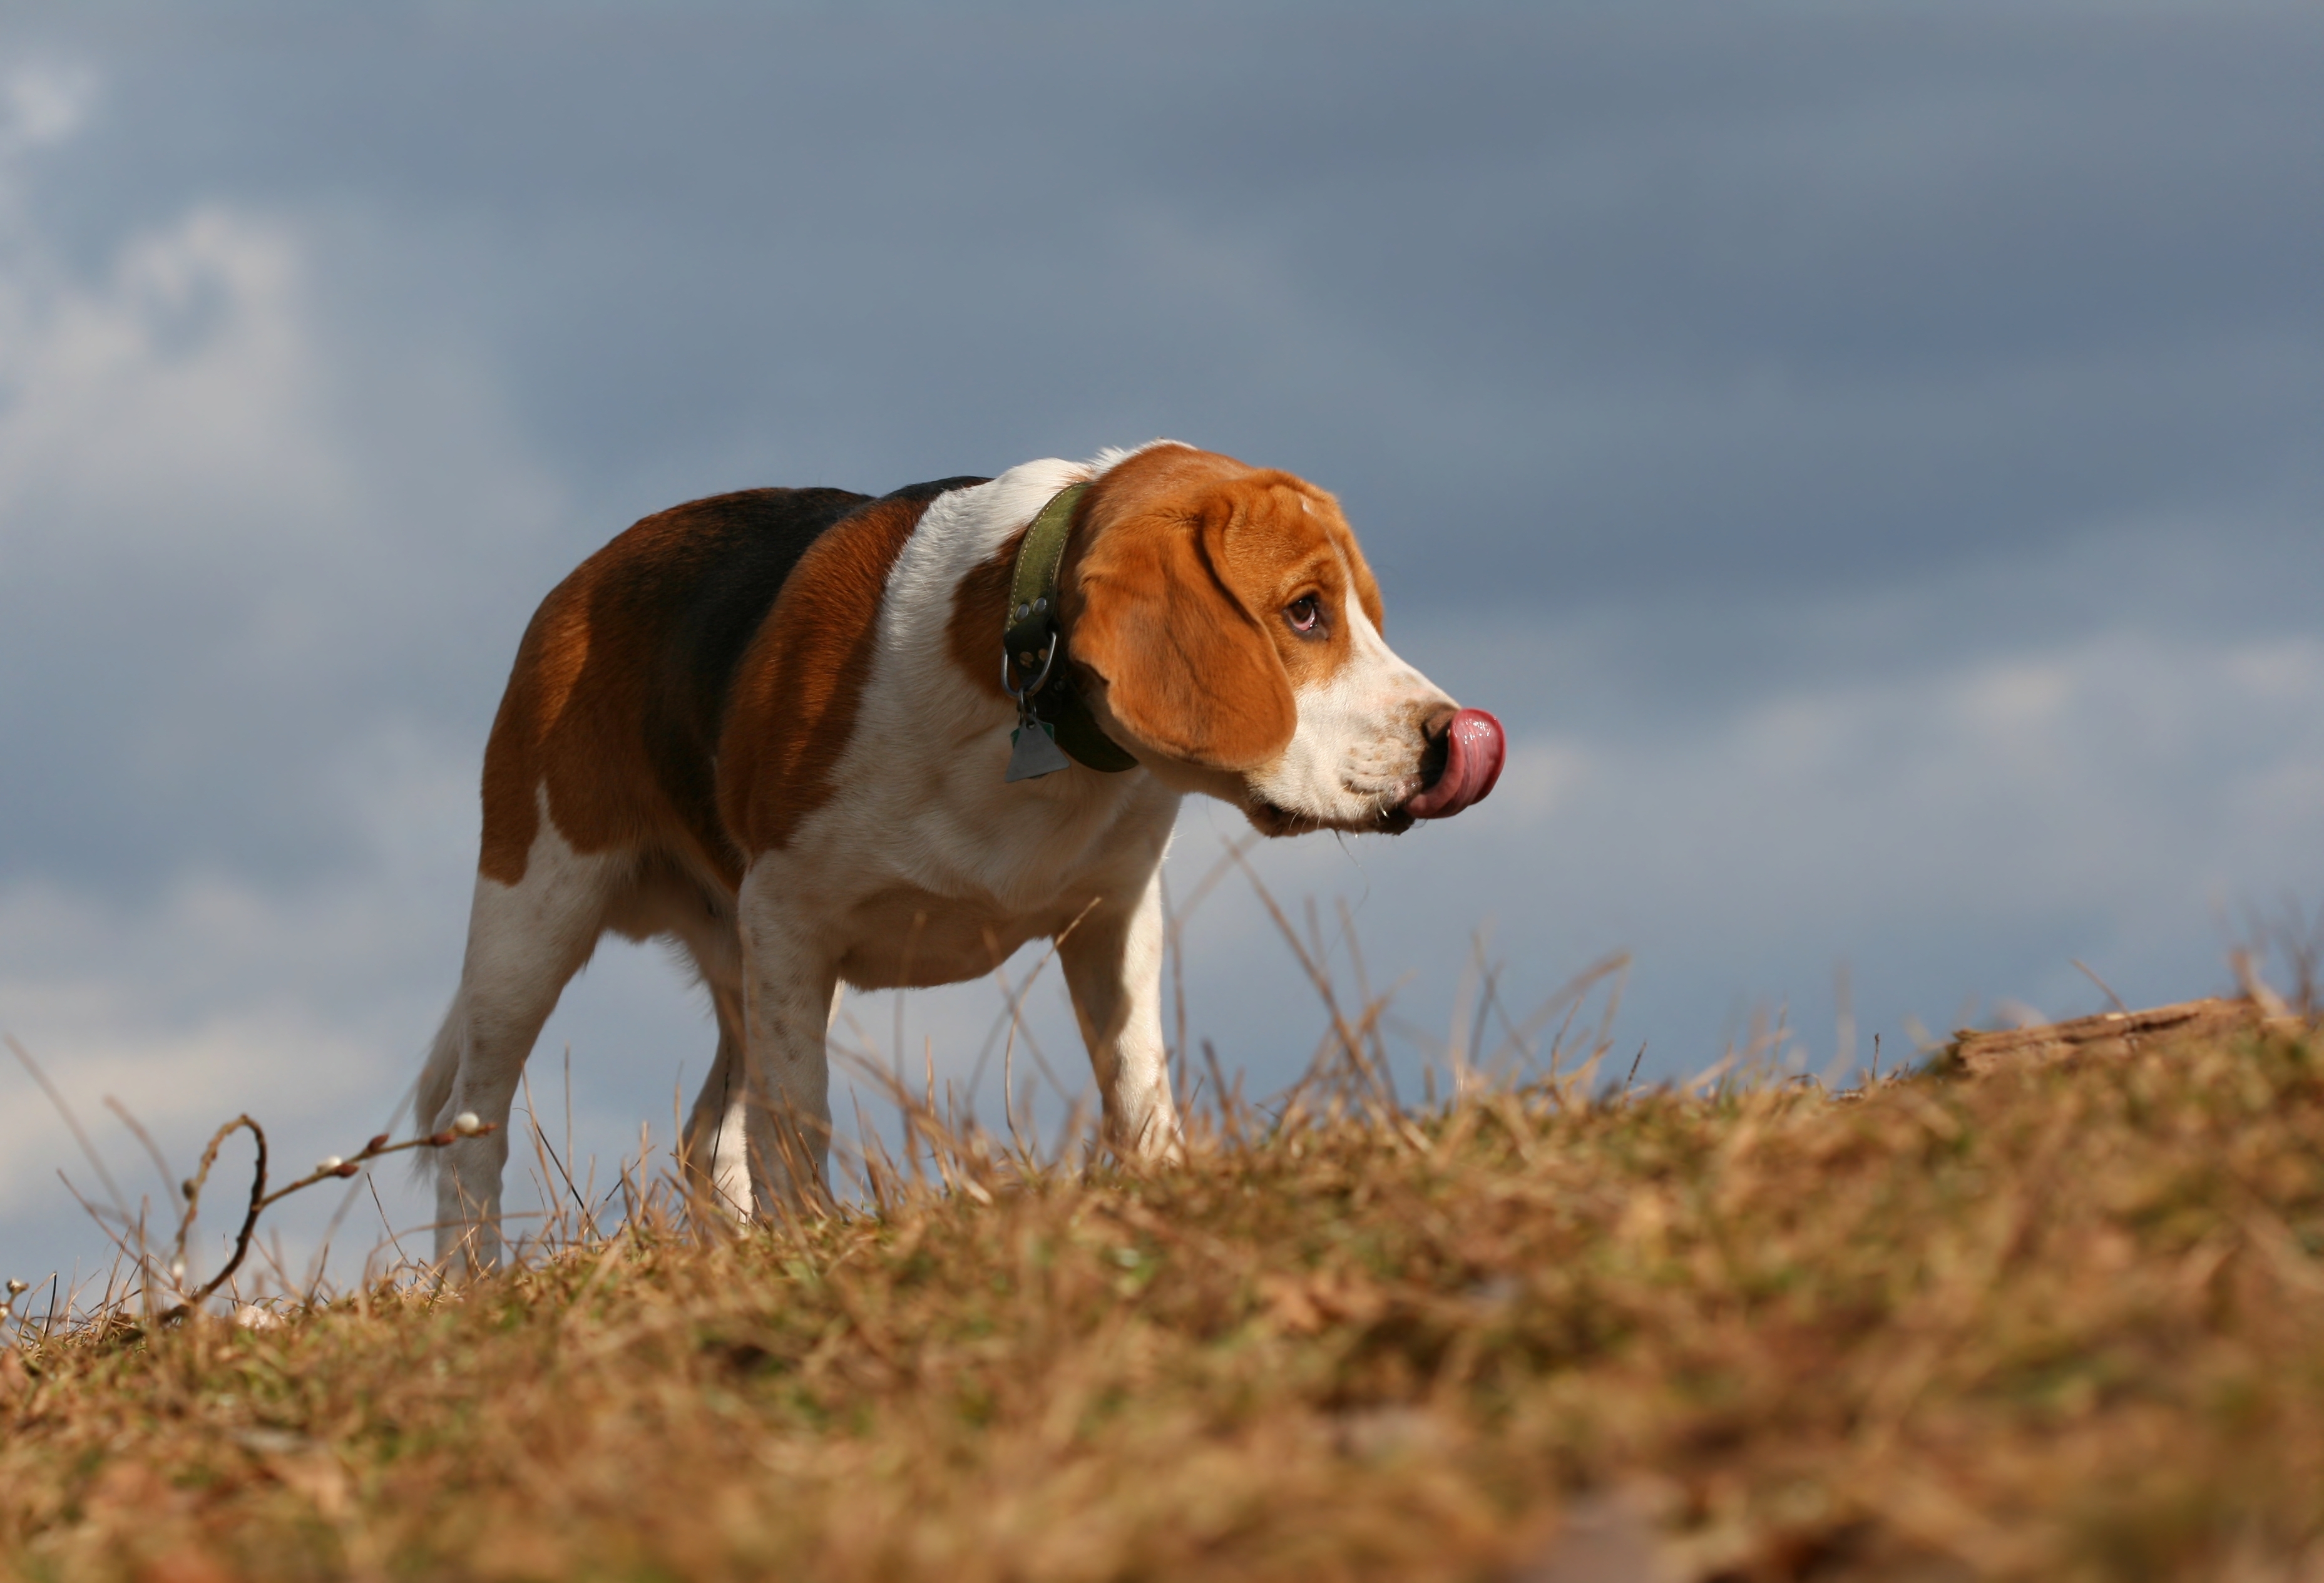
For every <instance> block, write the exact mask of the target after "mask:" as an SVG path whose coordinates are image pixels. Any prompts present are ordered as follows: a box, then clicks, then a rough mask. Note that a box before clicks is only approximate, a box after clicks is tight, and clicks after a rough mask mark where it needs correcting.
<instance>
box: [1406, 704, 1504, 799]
mask: <svg viewBox="0 0 2324 1583" xmlns="http://www.w3.org/2000/svg"><path fill="white" fill-rule="evenodd" d="M1423 729H1424V731H1425V734H1426V735H1427V737H1428V748H1427V750H1426V751H1425V753H1423V754H1422V756H1421V771H1420V772H1421V775H1422V777H1423V781H1422V785H1421V788H1420V791H1419V794H1418V795H1417V796H1415V797H1414V798H1413V799H1412V800H1411V801H1410V802H1408V803H1406V804H1405V805H1404V811H1405V812H1406V813H1407V814H1409V815H1412V816H1413V817H1414V818H1416V819H1450V818H1451V817H1452V815H1455V814H1457V813H1459V812H1460V811H1461V810H1462V809H1463V808H1465V807H1467V806H1469V805H1471V803H1481V802H1483V801H1484V800H1485V795H1486V794H1487V793H1488V792H1489V791H1491V790H1492V789H1493V783H1494V782H1495V781H1497V780H1499V779H1500V778H1501V759H1502V758H1503V756H1504V749H1505V744H1504V741H1503V739H1502V735H1501V722H1499V721H1498V720H1495V719H1494V718H1493V717H1492V716H1491V715H1489V714H1488V713H1485V712H1484V711H1483V710H1481V709H1456V710H1454V711H1453V712H1452V713H1450V714H1448V715H1445V716H1444V717H1443V720H1442V722H1438V721H1433V720H1432V721H1430V722H1428V724H1427V726H1425V728H1423Z"/></svg>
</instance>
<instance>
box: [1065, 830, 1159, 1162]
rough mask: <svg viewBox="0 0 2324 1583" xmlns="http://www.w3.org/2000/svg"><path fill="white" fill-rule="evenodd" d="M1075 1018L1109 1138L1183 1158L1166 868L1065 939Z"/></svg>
mask: <svg viewBox="0 0 2324 1583" xmlns="http://www.w3.org/2000/svg"><path fill="white" fill-rule="evenodd" d="M1057 957H1058V960H1059V961H1060V962H1062V963H1063V964H1064V966H1065V987H1066V989H1068V990H1069V991H1071V993H1072V995H1073V999H1074V1020H1075V1021H1077V1022H1079V1023H1080V1024H1081V1029H1082V1042H1083V1043H1084V1044H1085V1045H1088V1046H1089V1054H1090V1070H1091V1071H1092V1072H1094V1073H1095V1074H1096V1076H1097V1086H1098V1093H1099V1095H1100V1096H1101V1097H1102V1100H1103V1103H1104V1106H1105V1142H1106V1146H1108V1147H1109V1148H1111V1149H1112V1150H1113V1151H1114V1152H1115V1153H1116V1154H1118V1155H1122V1156H1124V1157H1126V1158H1137V1159H1176V1158H1177V1157H1178V1152H1179V1151H1178V1113H1177V1109H1176V1107H1175V1106H1174V1105H1172V1103H1171V1102H1170V1065H1169V1059H1168V1053H1167V1050H1166V1049H1165V1048H1164V1046H1163V1044H1162V874H1161V870H1160V869H1159V868H1158V867H1157V869H1156V870H1155V871H1154V873H1153V874H1152V875H1150V876H1148V879H1147V881H1146V888H1145V890H1144V892H1143V893H1142V894H1140V895H1139V897H1138V899H1137V901H1136V902H1134V903H1132V904H1131V905H1130V906H1129V907H1118V908H1109V907H1104V906H1100V907H1098V908H1097V909H1095V910H1094V911H1093V912H1091V913H1089V914H1088V915H1087V916H1084V917H1083V919H1082V920H1081V922H1080V923H1079V924H1078V925H1075V926H1074V928H1073V929H1071V930H1070V931H1069V932H1067V933H1066V934H1065V937H1064V938H1063V939H1061V940H1060V941H1058V943H1057Z"/></svg>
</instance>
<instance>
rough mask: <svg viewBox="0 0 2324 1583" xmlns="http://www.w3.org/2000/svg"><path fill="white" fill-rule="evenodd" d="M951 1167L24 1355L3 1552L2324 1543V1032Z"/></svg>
mask: <svg viewBox="0 0 2324 1583" xmlns="http://www.w3.org/2000/svg"><path fill="white" fill-rule="evenodd" d="M939 1164H940V1167H941V1169H940V1172H939V1173H938V1174H936V1175H935V1176H932V1177H931V1178H930V1179H929V1180H928V1181H927V1183H923V1184H921V1185H918V1186H915V1185H913V1184H912V1183H909V1182H908V1181H907V1180H905V1179H904V1178H903V1176H902V1175H901V1174H900V1173H895V1172H893V1171H890V1172H888V1173H883V1174H882V1178H881V1183H880V1197H881V1199H882V1200H883V1201H884V1210H883V1212H880V1213H876V1214H875V1213H869V1212H849V1213H843V1214H837V1215H834V1216H832V1217H830V1218H828V1219H819V1220H816V1221H813V1222H811V1223H803V1224H797V1225H788V1226H780V1227H776V1228H772V1229H765V1230H762V1231H761V1232H758V1233H756V1234H754V1235H752V1236H750V1237H748V1238H728V1239H721V1240H712V1241H702V1240H697V1239H695V1238H690V1237H688V1236H687V1235H685V1234H684V1233H683V1232H682V1230H681V1229H679V1228H678V1227H677V1226H675V1225H673V1224H669V1223H664V1222H661V1221H659V1220H658V1219H657V1218H656V1217H653V1216H650V1215H649V1216H646V1217H643V1219H642V1221H641V1223H635V1224H633V1225H632V1227H631V1228H630V1229H626V1230H624V1231H623V1232H622V1233H620V1234H618V1235H616V1236H614V1237H613V1238H611V1239H610V1240H603V1241H597V1242H594V1243H586V1244H584V1245H578V1246H571V1247H566V1248H564V1249H563V1250H561V1251H560V1252H558V1253H557V1254H556V1255H554V1256H547V1257H544V1258H542V1259H540V1260H539V1262H537V1263H535V1264H534V1265H532V1267H529V1268H526V1269H523V1270H521V1271H519V1272H517V1273H514V1274H512V1275H508V1276H507V1277H505V1278H503V1279H500V1280H497V1281H493V1282H490V1283H486V1284H481V1285H479V1286H476V1287H475V1288H472V1289H469V1290H467V1291H465V1292H461V1293H457V1294H453V1293H429V1292H428V1291H426V1290H422V1289H418V1288H416V1287H413V1286H411V1285H410V1284H405V1285H402V1286H400V1287H399V1286H398V1285H396V1284H381V1285H379V1286H376V1287H374V1288H373V1289H371V1290H368V1291H364V1292H358V1293H351V1294H349V1295H348V1296H346V1297H345V1298H343V1299H341V1300H338V1301H336V1302H330V1303H328V1304H327V1305H324V1306H321V1307H318V1308H317V1309H315V1310H313V1311H308V1312H304V1313H300V1314H296V1315H293V1316H291V1318H290V1319H289V1320H288V1321H287V1322H285V1323H283V1324H282V1325H281V1326H280V1327H279V1328H275V1329H271V1330H250V1329H245V1328H240V1327H237V1326H235V1324H233V1323H231V1322H228V1321H225V1320H223V1319H218V1318H216V1317H205V1318H199V1319H198V1320H196V1321H193V1322H190V1323H187V1324H183V1325H178V1326H171V1327H166V1328H160V1329H153V1328H143V1327H140V1326H139V1325H136V1324H134V1323H132V1322H129V1321H128V1320H127V1319H125V1318H124V1319H121V1320H119V1321H117V1322H115V1323H113V1324H111V1325H108V1326H94V1327H88V1328H85V1329H83V1330H79V1331H78V1332H76V1333H73V1334H70V1335H59V1336H55V1337H52V1338H51V1339H49V1340H47V1341H46V1342H44V1343H41V1344H37V1345H34V1344H31V1342H30V1340H29V1339H27V1342H26V1344H25V1345H24V1347H23V1350H21V1351H20V1352H17V1353H14V1354H6V1355H0V1575H6V1576H15V1577H24V1578H80V1577H106V1576H132V1577H139V1578H147V1579H152V1580H154V1583H199V1580H201V1579H206V1578H218V1577H228V1576H249V1577H257V1578H325V1577H341V1576H346V1577H358V1578H380V1577H392V1578H468V1577H474V1578H745V1577H751V1578H758V1577H781V1578H834V1579H838V1578H945V1579H955V1580H963V1583H979V1580H982V1579H1004V1578H1006V1579H1036V1580H1041V1583H1050V1580H1055V1583H1066V1580H1070V1579H1083V1578H1140V1579H1161V1578H1205V1579H1220V1578H1223V1579H1240V1578H1397V1579H1416V1578H1508V1579H1512V1580H1515V1579H1537V1580H1541V1579H1545V1580H1550V1583H1585V1580H1602V1583H1623V1580H1627V1579H1630V1578H1642V1577H1647V1576H1661V1577H1667V1578H1733V1579H1759V1578H1876V1577H1877V1578H1905V1577H1910V1578H1926V1579H1939V1578H1970V1577H1995V1578H2043V1579H2072V1578H2238V1579H2241V1578H2250V1579H2260V1578H2295V1577H2297V1578H2314V1577H2318V1576H2319V1575H2324V1570H2320V1569H2324V1042H2319V1041H2317V1040H2315V1039H2314V1038H2312V1037H2310V1038H2305V1039H2303V1038H2301V1037H2299V1036H2295V1035H2291V1034H2284V1033H2280V1032H2279V1033H2275V1034H2268V1035H2248V1034H2247V1035H2236V1036H2230V1037H2218V1036H2212V1037H2208V1038H2203V1039H2199V1040H2194V1041H2190V1042H2184V1043H2181V1044H2179V1045H2175V1046H2172V1047H2169V1048H2163V1049H2153V1050H2148V1051H2146V1052H2144V1053H2142V1054H2136V1055H2134V1056H2131V1057H2128V1058H2125V1059H2117V1060H2111V1061H2086V1062H2084V1063H2080V1064H2079V1065H2073V1066H2070V1067H2064V1068H2052V1069H2047V1070H2038V1071H2011V1072H2002V1073H2000V1074H1998V1075H1994V1076H1989V1077H1986V1078H1982V1079H1977V1080H1973V1081H1972V1080H1969V1079H1967V1078H1954V1079H1946V1078H1941V1077H1934V1076H1926V1075H1923V1076H1916V1077H1913V1078H1909V1079H1906V1080H1904V1081H1894V1082H1890V1083H1887V1084H1885V1085H1882V1086H1879V1087H1877V1088H1876V1089H1874V1090H1872V1091H1868V1092H1865V1093H1861V1094H1858V1095H1849V1096H1839V1097H1834V1096H1829V1095H1826V1094H1825V1093H1823V1092H1821V1091H1819V1090H1818V1089H1816V1088H1814V1087H1813V1086H1812V1085H1804V1084H1798V1083H1791V1084H1785V1083H1780V1082H1775V1081H1756V1082H1748V1083H1741V1084H1736V1085H1730V1086H1729V1087H1728V1088H1726V1089H1725V1090H1723V1091H1717V1092H1713V1093H1711V1094H1708V1095H1703V1096H1698V1097H1689V1096H1683V1095H1680V1094H1676V1093H1672V1092H1668V1091H1658V1092H1655V1093H1650V1094H1645V1095H1639V1096H1634V1097H1628V1098H1623V1099H1619V1100H1602V1099H1601V1100H1595V1101H1593V1100H1591V1098H1590V1096H1589V1095H1588V1093H1587V1091H1586V1090H1585V1089H1584V1087H1583V1085H1582V1083H1580V1082H1579V1081H1574V1080H1566V1081H1557V1082H1547V1081H1545V1082H1538V1083H1535V1084H1532V1085H1529V1086H1514V1087H1503V1088H1499V1089H1494V1090H1490V1091H1478V1092H1471V1093H1468V1094H1465V1095H1463V1096H1462V1097H1460V1098H1458V1099H1457V1100H1453V1101H1452V1102H1450V1103H1448V1104H1444V1105H1442V1106H1439V1107H1436V1108H1434V1109H1430V1110H1428V1111H1426V1112H1425V1113H1420V1112H1414V1113H1399V1112H1396V1111H1393V1110H1391V1109H1388V1106H1387V1105H1386V1104H1385V1103H1375V1104H1370V1105H1366V1104H1362V1103H1359V1102H1356V1101H1355V1100H1342V1102H1340V1103H1337V1104H1335V1105H1330V1106H1323V1107H1321V1108H1318V1109H1298V1110H1295V1112H1294V1113H1292V1114H1289V1115H1287V1116H1286V1117H1283V1118H1280V1119H1279V1120H1277V1121H1273V1122H1269V1121H1267V1120H1266V1118H1261V1117H1258V1116H1256V1115H1254V1114H1252V1113H1250V1112H1249V1111H1231V1112H1229V1113H1227V1114H1224V1115H1221V1114H1218V1113H1215V1112H1214V1113H1213V1114H1211V1115H1209V1116H1207V1117H1206V1118H1203V1120H1202V1121H1201V1122H1200V1124H1199V1125H1198V1126H1197V1127H1196V1128H1195V1132H1194V1137H1193V1139H1192V1144H1191V1148H1190V1157H1189V1158H1188V1160H1187V1161H1186V1163H1185V1165H1184V1166H1183V1167H1180V1168H1175V1169H1164V1170H1156V1171H1152V1172H1148V1173H1128V1172H1120V1171H1115V1170H1111V1169H1093V1170H1088V1171H1082V1172H1074V1171H1067V1170H1062V1169H1056V1168H1049V1169H1033V1168H1030V1167H1029V1166H1028V1165H1027V1164H1026V1163H1025V1162H1024V1161H1023V1160H1022V1159H1021V1158H1020V1159H1016V1160H1011V1159H1010V1158H1009V1157H1006V1156H1005V1155H1003V1154H1002V1153H1001V1151H999V1150H998V1149H996V1148H995V1147H994V1146H991V1145H988V1144H985V1143H982V1142H981V1141H976V1140H967V1141H961V1140H954V1142H953V1143H951V1144H950V1145H948V1146H947V1147H946V1148H945V1150H944V1151H941V1158H940V1161H939ZM1649 1547H1650V1548H1651V1549H1652V1551H1654V1552H1655V1557H1654V1562H1653V1564H1654V1566H1655V1568H1658V1569H1659V1570H1642V1569H1641V1567H1642V1565H1644V1563H1645V1559H1646V1558H1645V1556H1644V1554H1643V1553H1642V1552H1643V1551H1645V1550H1646V1549H1647V1548H1649ZM1626 1555H1627V1557H1628V1559H1625V1557H1626Z"/></svg>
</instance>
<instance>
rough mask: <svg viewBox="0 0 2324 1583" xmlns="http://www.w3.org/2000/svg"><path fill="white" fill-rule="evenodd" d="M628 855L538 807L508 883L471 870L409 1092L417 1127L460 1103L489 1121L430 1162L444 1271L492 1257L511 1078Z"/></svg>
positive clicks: (587, 944) (596, 927) (587, 943)
mask: <svg viewBox="0 0 2324 1583" xmlns="http://www.w3.org/2000/svg"><path fill="white" fill-rule="evenodd" d="M631 867H632V864H631V862H630V861H629V860H627V859H626V858H624V857H622V856H621V855H618V854H615V853H611V852H598V853H586V854H585V853H581V852H576V851H574V850H573V849H572V847H571V846H569V845H568V844H567V842H565V840H564V838H563V837H562V836H561V835H559V834H558V831H557V827H556V826H555V825H554V824H551V823H550V822H549V820H548V819H546V818H544V819H543V820H542V821H541V823H540V828H539V833H538V834H537V835H536V837H535V839H534V841H533V844H532V850H531V851H530V853H529V854H528V856H527V858H526V861H525V869H524V874H523V877H522V878H521V879H518V880H517V882H516V883H515V884H513V885H504V884H503V883H501V882H500V881H499V880H497V879H493V878H491V877H490V876H489V875H484V874H479V875H478V876H477V877H476V890H475V900H474V902H473V903H472V904H471V906H470V908H469V912H468V949H467V954H466V960H465V961H464V962H462V964H461V968H460V988H459V990H458V991H457V993H456V994H455V995H454V996H453V997H452V1007H451V1009H450V1010H449V1011H448V1012H447V1013H446V1014H445V1017H444V1026H443V1028H442V1030H441V1031H440V1032H438V1034H437V1035H436V1045H435V1048H434V1050H433V1052H432V1053H431V1054H429V1060H428V1066H427V1070H426V1071H425V1072H423V1073H422V1074H421V1077H420V1090H419V1097H418V1101H417V1103H418V1107H419V1121H420V1125H421V1126H422V1127H438V1128H442V1127H450V1126H451V1125H452V1122H453V1119H454V1118H456V1117H457V1116H459V1115H461V1114H462V1113H463V1112H469V1113H473V1114H474V1115H475V1118H477V1119H478V1120H479V1121H482V1122H485V1123H488V1124H490V1125H491V1126H492V1127H493V1131H491V1132H489V1133H486V1134H484V1135H482V1136H479V1137H463V1138H461V1139H460V1140H459V1141H457V1143H454V1144H452V1145H450V1146H448V1147H447V1148H445V1149H443V1150H441V1151H439V1152H438V1153H439V1158H438V1160H437V1161H436V1162H435V1164H436V1258H437V1262H438V1263H439V1264H442V1265H446V1266H447V1268H449V1267H452V1266H455V1265H457V1266H458V1267H457V1269H455V1271H454V1273H456V1274H465V1273H473V1272H475V1271H479V1270H488V1269H491V1268H493V1266H494V1265H497V1264H498V1263H499V1262H500V1253H501V1234H500V1214H501V1174H502V1172H503V1168H504V1167H505V1166H506V1165H507V1164H508V1150H509V1140H508V1119H509V1108H510V1105H511V1103H512V1100H514V1098H515V1095H516V1088H517V1082H518V1080H519V1079H520V1078H521V1076H522V1075H523V1072H524V1063H525V1058H526V1057H527V1056H528V1055H530V1054H531V1053H532V1045H533V1041H534V1040H535V1039H536V1038H538V1037H539V1035H540V1027H541V1025H542V1024H543V1023H545V1022H547V1021H548V1020H549V1013H550V1012H552V1011H554V1010H556V1009H557V1000H558V996H560V995H562V994H563V993H564V992H565V986H566V984H567V981H569V980H571V979H572V977H573V975H574V974H575V973H576V972H577V971H580V969H581V966H582V964H583V963H585V962H587V961H588V960H589V956H590V953H592V952H593V951H595V949H596V944H597V937H598V934H600V933H601V932H602V931H603V929H604V922H605V916H606V913H607V909H608V907H609V906H610V905H611V903H612V901H613V898H614V897H615V896H616V894H617V893H618V892H619V891H620V889H621V888H622V886H623V885H624V884H625V883H626V881H627V878H628V872H629V870H630V868H631Z"/></svg>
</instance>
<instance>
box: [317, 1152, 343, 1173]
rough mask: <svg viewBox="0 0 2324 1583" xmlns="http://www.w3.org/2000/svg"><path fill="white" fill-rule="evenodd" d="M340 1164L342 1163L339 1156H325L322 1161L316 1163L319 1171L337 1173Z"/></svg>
mask: <svg viewBox="0 0 2324 1583" xmlns="http://www.w3.org/2000/svg"><path fill="white" fill-rule="evenodd" d="M339 1164H340V1161H339V1157H338V1155H324V1156H323V1157H322V1158H321V1159H319V1160H318V1161H316V1162H315V1169H316V1170H318V1171H336V1170H337V1169H338V1168H339Z"/></svg>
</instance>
